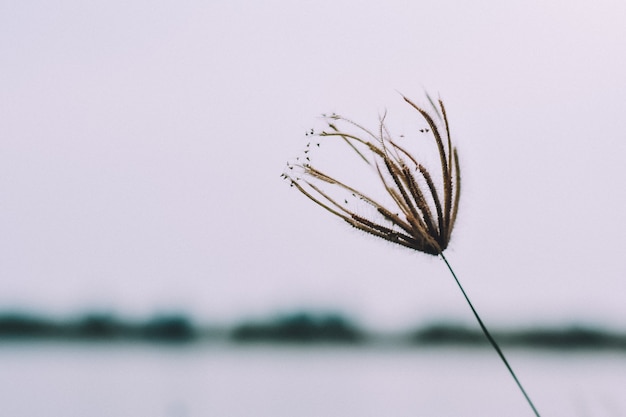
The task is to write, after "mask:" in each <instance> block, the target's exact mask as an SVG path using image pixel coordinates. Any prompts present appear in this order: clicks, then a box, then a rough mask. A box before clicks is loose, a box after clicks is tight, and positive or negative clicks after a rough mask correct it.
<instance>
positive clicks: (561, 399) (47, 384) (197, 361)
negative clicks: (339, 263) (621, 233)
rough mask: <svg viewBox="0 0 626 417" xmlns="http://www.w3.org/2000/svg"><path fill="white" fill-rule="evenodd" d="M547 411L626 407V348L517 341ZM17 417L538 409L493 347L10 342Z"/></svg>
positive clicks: (528, 378) (512, 415)
mask: <svg viewBox="0 0 626 417" xmlns="http://www.w3.org/2000/svg"><path fill="white" fill-rule="evenodd" d="M508 357H509V359H510V362H511V364H512V366H513V368H514V369H515V370H516V371H517V373H518V376H519V377H520V379H521V380H522V383H523V384H524V385H525V387H526V389H527V391H528V392H529V394H530V396H531V397H532V398H533V400H534V401H535V403H536V406H537V407H538V408H539V411H540V412H541V413H542V415H543V416H544V417H549V416H555V417H556V416H559V417H560V416H568V417H570V416H580V417H585V416H594V417H595V416H626V354H624V353H606V352H605V353H558V352H545V351H523V350H510V351H508ZM0 415H2V416H11V417H39V416H63V417H105V416H106V417H111V416H120V417H122V416H123V417H126V416H128V417H131V416H132V417H155V416H157V417H160V416H164V417H192V416H194V417H195V416H224V417H243V416H254V417H299V416H302V417H335V416H336V417H346V416H354V417H357V416H358V417H368V416H372V417H373V416H386V417H387V416H388V417H393V416H400V417H405V416H406V417H408V416H412V417H415V416H426V417H428V416H450V417H452V416H481V417H482V416H494V417H496V416H497V417H502V416H507V417H517V416H520V417H522V416H523V417H526V416H532V413H531V411H530V408H529V407H528V405H527V404H526V403H525V402H524V399H523V397H522V396H521V394H520V392H519V391H518V390H517V388H516V387H515V385H514V383H513V381H512V379H511V377H510V376H509V375H508V374H507V373H506V370H505V368H504V366H503V365H502V364H501V363H500V362H499V359H498V358H497V356H496V354H495V353H494V352H492V351H490V350H488V349H476V350H472V349H434V348H433V349H391V348H388V349H383V348H371V347H368V348H336V347H334V348H333V347H308V348H307V347H300V348H297V347H291V348H289V347H273V346H249V347H233V346H203V345H192V346H183V347H167V346H162V347H158V346H149V345H125V344H120V345H81V344H28V343H6V342H4V343H2V344H0Z"/></svg>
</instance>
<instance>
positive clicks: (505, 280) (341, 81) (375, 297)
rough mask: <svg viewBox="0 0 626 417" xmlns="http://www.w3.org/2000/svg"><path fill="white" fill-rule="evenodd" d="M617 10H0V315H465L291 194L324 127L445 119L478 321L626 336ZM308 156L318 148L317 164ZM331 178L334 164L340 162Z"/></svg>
mask: <svg viewBox="0 0 626 417" xmlns="http://www.w3.org/2000/svg"><path fill="white" fill-rule="evenodd" d="M624 16H626V3H624V2H622V1H608V0H601V1H594V2H590V1H585V2H583V1H552V2H543V1H512V2H496V1H476V2H464V1H443V2H440V1H430V2H421V1H400V0H392V1H388V2H362V1H337V0H333V1H302V2H292V1H265V2H250V1H249V2H244V1H215V2H204V1H187V2H173V1H171V2H166V1H135V2H130V3H129V2H122V1H97V2H82V1H32V2H0V288H1V290H0V309H11V308H23V309H28V310H33V309H34V310H39V311H43V312H48V313H52V314H71V313H73V312H78V311H82V310H83V309H90V308H94V307H95V308H104V309H106V308H110V309H113V310H114V311H117V312H120V313H123V314H137V315H145V314H151V313H153V312H155V311H157V310H160V309H182V310H185V311H189V312H190V313H192V314H195V315H197V317H200V318H204V319H209V320H228V319H232V318H236V317H241V316H247V315H256V314H266V313H271V312H276V311H288V310H290V309H292V308H295V307H311V308H332V309H337V310H340V311H345V312H347V313H349V314H351V315H352V316H354V317H356V318H359V319H362V320H364V321H366V322H367V323H371V324H374V325H377V326H392V327H393V326H402V325H406V324H411V323H417V322H419V321H420V320H425V319H430V318H433V317H440V316H444V317H453V318H459V319H467V320H468V321H471V316H470V315H469V311H468V309H467V307H466V305H465V304H464V302H463V300H462V298H461V295H460V293H459V292H458V289H456V288H455V287H454V283H453V281H452V279H451V278H450V276H449V275H448V273H447V271H446V269H445V266H444V264H443V263H442V262H441V261H440V260H438V259H437V258H434V257H429V256H427V255H423V254H419V253H412V252H410V251H408V250H405V249H402V248H399V247H394V246H392V245H391V244H388V243H386V242H381V241H378V240H376V239H374V238H372V237H368V236H363V235H362V234H361V233H359V232H358V231H356V230H353V229H351V228H350V227H349V226H347V225H345V224H344V223H342V222H341V221H339V220H337V219H335V218H333V217H332V216H330V215H329V214H328V213H326V212H324V211H323V210H321V209H320V208H319V207H316V206H314V205H313V204H312V203H311V202H310V201H308V200H307V199H305V198H304V197H303V196H301V195H299V194H298V193H297V192H295V191H294V190H293V189H290V188H289V187H288V186H287V185H286V184H285V183H284V182H283V181H281V179H280V178H279V175H280V174H281V172H282V170H283V167H284V165H285V162H286V161H287V160H288V159H290V158H293V157H294V156H295V155H298V154H299V152H300V151H301V150H302V148H303V147H304V146H305V144H306V141H307V138H305V136H304V132H305V131H306V130H307V129H309V128H311V127H316V126H319V125H320V120H319V118H318V115H319V114H321V113H324V112H332V111H335V112H338V113H341V114H342V115H345V116H348V117H350V118H352V119H355V120H358V121H359V122H362V123H364V124H367V125H370V126H372V125H375V124H376V122H377V118H378V115H379V114H381V113H382V112H383V111H385V109H386V110H387V111H388V121H389V125H390V127H391V128H392V129H395V130H396V131H403V129H404V128H405V127H407V126H410V124H411V123H412V119H413V118H414V117H416V116H415V115H414V114H413V113H411V112H410V111H409V110H408V109H407V108H406V105H405V104H403V102H402V100H401V98H400V96H399V95H398V93H397V92H396V91H401V92H402V93H403V94H405V95H407V96H409V97H411V98H413V99H415V100H416V101H418V102H423V100H424V96H423V91H424V90H425V89H426V90H428V91H430V92H431V93H432V94H433V95H435V96H437V95H439V96H440V97H441V98H443V99H444V101H445V103H446V104H447V109H448V116H449V119H450V123H451V128H452V133H453V135H454V137H455V140H456V143H457V146H458V148H459V153H460V158H461V164H462V171H463V176H464V178H463V181H464V182H463V187H464V188H463V195H462V201H461V209H460V214H459V218H458V223H457V227H456V230H455V232H454V234H453V238H452V243H451V245H450V247H449V249H448V251H447V252H446V253H447V256H448V258H449V260H450V261H451V263H452V264H453V266H454V267H455V269H456V271H457V273H458V275H459V277H460V279H461V280H462V282H463V283H464V284H465V286H466V289H467V291H468V292H469V294H470V296H471V298H472V299H473V300H474V302H475V304H476V306H477V308H478V310H479V312H481V314H482V315H483V316H484V318H485V320H486V321H487V323H492V324H498V323H503V324H504V323H515V324H518V323H524V324H526V323H537V322H543V323H554V322H563V321H565V322H570V321H590V322H593V323H600V324H607V325H611V326H619V327H622V328H626V325H625V324H626V323H625V322H624V317H626V302H624V299H625V298H626V265H625V264H624V262H623V251H624V247H625V246H626V224H625V222H624V209H625V208H626V188H625V187H624V186H623V182H624V179H626V166H625V164H624V161H625V160H626V152H625V151H626V118H625V117H624V115H623V113H624V108H625V107H626V82H625V81H624V74H626V52H624V51H626V28H625V26H624V24H623V23H624ZM320 153H323V149H322V148H320ZM338 162H339V163H341V164H345V163H346V162H345V161H338Z"/></svg>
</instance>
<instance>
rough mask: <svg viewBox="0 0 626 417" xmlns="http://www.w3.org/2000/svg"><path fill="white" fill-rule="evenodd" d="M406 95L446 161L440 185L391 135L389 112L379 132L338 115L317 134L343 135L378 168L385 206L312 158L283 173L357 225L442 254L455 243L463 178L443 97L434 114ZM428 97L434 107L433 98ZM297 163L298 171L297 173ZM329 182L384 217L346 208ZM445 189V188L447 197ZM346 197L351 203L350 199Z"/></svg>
mask: <svg viewBox="0 0 626 417" xmlns="http://www.w3.org/2000/svg"><path fill="white" fill-rule="evenodd" d="M403 98H404V100H405V101H406V102H407V103H408V104H409V105H410V106H412V107H413V108H414V109H415V110H417V112H418V115H419V116H420V117H421V118H422V119H423V121H425V122H426V124H427V125H428V129H427V130H430V132H432V134H431V135H429V136H431V137H432V138H433V139H434V142H435V145H436V147H437V150H438V153H439V160H440V165H441V175H439V176H437V178H440V179H441V184H439V185H438V186H437V185H436V184H435V182H434V180H433V178H435V177H434V176H433V175H431V173H430V172H429V171H428V169H427V168H426V167H425V166H424V165H423V164H422V163H419V162H418V160H419V158H418V157H417V156H415V155H413V154H411V153H410V152H409V151H408V150H407V149H406V148H405V146H404V145H403V146H400V145H399V144H398V143H397V142H396V141H394V140H392V139H391V137H390V134H389V131H388V130H387V128H386V126H385V115H383V116H382V117H381V118H380V120H379V127H378V129H377V130H376V131H371V130H368V129H366V128H364V127H363V126H361V125H360V124H358V123H355V122H353V121H351V120H349V119H346V118H343V117H341V116H339V115H336V114H333V115H330V116H326V117H325V120H326V122H327V129H326V130H324V131H322V132H321V133H318V134H317V135H318V136H320V137H327V138H333V137H337V138H340V139H342V140H343V141H344V142H345V143H347V144H348V146H349V148H350V149H351V150H352V151H354V153H356V155H357V156H358V157H359V159H361V160H362V161H363V162H365V163H366V164H367V165H369V166H370V167H371V168H372V169H373V170H374V172H375V173H377V176H378V179H379V180H380V183H381V184H382V185H383V189H384V190H385V191H386V193H387V194H388V196H389V197H390V198H388V199H386V200H387V201H389V203H386V205H383V204H382V203H378V202H377V201H375V200H373V199H372V198H369V197H367V196H366V194H365V193H364V192H362V191H359V190H357V189H356V188H353V187H351V186H349V185H347V184H345V183H344V182H342V181H340V180H338V179H337V178H335V177H334V176H332V175H330V174H328V173H326V172H323V171H321V170H319V169H317V168H314V167H313V166H312V165H311V164H310V163H306V164H302V163H300V164H293V165H290V168H292V169H290V170H288V172H287V173H285V174H284V175H285V177H286V178H288V179H290V181H291V182H292V184H293V185H294V186H295V187H296V188H297V189H298V190H299V191H300V192H302V193H303V194H304V195H306V196H307V197H308V198H310V199H311V200H312V201H314V202H315V203H317V204H318V205H320V206H322V207H324V208H325V209H326V210H328V211H329V212H331V213H333V214H335V215H336V216H337V217H340V218H341V219H343V220H345V221H346V222H347V223H349V224H350V225H352V226H354V227H356V228H357V229H360V230H362V231H364V232H367V233H370V234H373V235H375V236H378V237H381V238H382V239H385V240H387V241H389V242H393V243H397V244H400V245H402V246H405V247H409V248H411V249H415V250H418V251H420V252H424V253H427V254H430V255H439V254H441V253H442V252H443V250H445V249H446V247H447V246H448V243H449V242H450V238H451V235H452V229H453V227H454V221H455V220H456V214H457V211H458V202H459V196H460V194H459V190H460V181H461V176H460V173H459V164H458V157H457V153H456V150H455V149H454V148H453V147H452V140H451V137H450V132H449V127H448V122H447V116H446V111H445V107H444V105H443V102H442V101H441V100H440V101H439V102H438V104H439V108H435V110H434V114H431V113H429V112H428V111H426V110H424V109H422V108H421V107H419V106H417V105H416V104H415V103H413V102H412V101H411V100H409V99H408V98H406V97H403ZM429 100H430V102H431V104H433V106H434V102H433V101H432V100H431V99H430V97H429ZM441 115H443V117H442V116H441ZM436 120H439V121H440V122H441V123H437V122H436ZM374 132H376V133H374ZM444 138H445V139H444ZM294 167H295V168H297V172H298V175H299V176H294V175H293V173H292V171H293V168H294ZM325 187H331V188H334V189H341V190H343V191H345V192H349V193H350V194H352V195H353V196H358V197H359V199H360V200H361V201H364V202H366V203H367V204H369V205H370V206H372V207H374V208H375V209H376V213H377V214H379V215H380V216H378V215H377V216H371V218H370V216H367V215H364V214H361V213H357V212H356V211H354V210H353V209H348V208H346V207H345V204H344V205H342V204H340V202H341V201H342V200H341V199H338V198H334V197H331V194H330V190H328V191H326V190H324V188H325ZM438 189H439V190H441V191H438ZM440 192H443V196H442V197H440V194H439V193H440ZM344 201H346V202H347V199H346V200H344ZM392 213H398V214H392Z"/></svg>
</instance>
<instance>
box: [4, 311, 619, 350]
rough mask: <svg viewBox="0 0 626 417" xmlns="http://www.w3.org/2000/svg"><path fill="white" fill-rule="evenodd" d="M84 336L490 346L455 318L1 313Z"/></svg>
mask: <svg viewBox="0 0 626 417" xmlns="http://www.w3.org/2000/svg"><path fill="white" fill-rule="evenodd" d="M493 336H494V338H495V339H496V340H497V341H498V343H499V344H501V345H503V346H518V347H525V348H549V349H560V350H563V349H620V350H626V334H619V333H615V332H610V331H606V330H601V329H598V328H594V327H583V326H570V327H566V328H528V329H525V330H500V331H494V332H493ZM11 339H13V340H15V339H20V340H84V341H142V342H161V343H163V342H175V343H180V342H193V341H198V340H205V341H211V340H223V341H226V342H231V343H239V344H244V343H245V344H250V343H268V344H278V343H290V344H315V343H317V344H320V343H324V344H352V345H353V344H373V343H381V342H382V343H389V344H394V343H395V344H398V345H406V346H441V345H448V346H477V347H480V346H487V341H486V339H485V336H484V335H483V334H482V332H481V331H480V329H478V328H472V327H467V326H464V325H459V324H455V323H450V322H440V323H432V324H429V325H426V326H423V327H420V328H418V329H416V330H414V331H411V332H406V333H403V334H397V335H386V336H381V335H380V334H375V333H373V332H369V331H366V330H364V329H363V328H361V327H359V326H358V325H356V324H355V323H353V322H352V321H350V320H348V319H347V318H345V317H343V316H342V315H340V314H333V313H330V314H314V313H307V312H299V313H294V314H287V315H283V316H278V317H274V318H271V319H266V320H251V321H243V322H241V323H239V324H237V325H234V326H231V327H229V328H225V329H224V328H222V329H218V328H217V327H207V326H198V325H196V324H194V323H193V322H192V321H191V320H190V319H189V318H187V317H186V316H184V315H181V314H171V315H159V316H156V317H153V318H151V319H148V320H146V321H144V322H133V321H130V320H123V319H120V318H117V317H115V316H113V315H108V314H85V315H84V316H81V317H79V318H76V319H73V320H52V319H50V318H45V317H41V316H36V315H31V314H21V313H5V314H2V313H0V343H1V342H2V340H11Z"/></svg>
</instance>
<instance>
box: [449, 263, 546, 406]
mask: <svg viewBox="0 0 626 417" xmlns="http://www.w3.org/2000/svg"><path fill="white" fill-rule="evenodd" d="M439 256H441V259H443V261H444V262H445V263H446V266H447V267H448V269H449V270H450V273H451V274H452V277H454V280H455V281H456V284H457V285H458V286H459V289H460V290H461V292H462V293H463V297H465V301H467V304H469V306H470V308H471V309H472V313H474V317H476V320H477V321H478V324H479V325H480V328H481V329H482V331H483V333H484V334H485V337H486V338H487V340H489V343H491V346H493V348H494V349H495V350H496V352H497V353H498V356H500V359H502V362H504V365H505V366H506V369H508V370H509V373H510V374H511V376H512V377H513V379H514V380H515V383H516V384H517V386H518V387H519V389H520V391H522V394H524V398H526V401H527V402H528V405H530V408H532V409H533V412H534V413H535V416H537V417H541V416H540V415H539V412H538V411H537V408H535V405H534V404H533V402H532V401H531V400H530V397H529V396H528V394H527V393H526V390H524V387H522V383H521V382H520V381H519V379H517V375H515V372H513V368H511V365H509V362H508V361H507V360H506V358H505V357H504V353H503V352H502V350H501V349H500V346H498V343H497V342H496V341H495V339H494V338H493V337H492V336H491V333H489V330H487V327H486V326H485V324H484V323H483V321H482V320H481V318H480V316H479V315H478V312H476V309H475V308H474V305H473V304H472V302H471V301H470V299H469V297H468V296H467V294H466V293H465V290H464V289H463V286H462V285H461V282H460V281H459V279H458V278H457V276H456V274H455V273H454V270H453V269H452V267H451V266H450V263H449V262H448V260H447V259H446V257H445V256H444V255H443V253H440V254H439Z"/></svg>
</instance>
